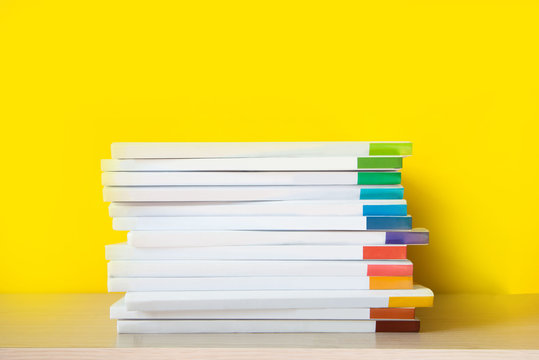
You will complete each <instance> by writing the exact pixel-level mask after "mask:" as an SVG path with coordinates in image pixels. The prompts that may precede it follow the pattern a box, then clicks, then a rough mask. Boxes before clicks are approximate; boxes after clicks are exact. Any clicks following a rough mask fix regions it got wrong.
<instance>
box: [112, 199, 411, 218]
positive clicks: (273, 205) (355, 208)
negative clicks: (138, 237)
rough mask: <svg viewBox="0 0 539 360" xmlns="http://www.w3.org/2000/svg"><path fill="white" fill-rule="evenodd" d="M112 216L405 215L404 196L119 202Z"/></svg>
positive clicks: (114, 206)
mask: <svg viewBox="0 0 539 360" xmlns="http://www.w3.org/2000/svg"><path fill="white" fill-rule="evenodd" d="M109 215H110V216H111V217H126V216H127V217H130V216H141V217H147V216H246V215H249V216H253V215H263V216H268V215H281V216H282V215H285V216H288V215H289V216H309V215H310V216H321V215H324V216H352V215H358V216H384V215H391V216H406V215H407V206H406V200H341V201H335V200H295V201H238V202H230V201H227V202H196V203H192V202H142V203H138V202H121V203H112V204H110V205H109Z"/></svg>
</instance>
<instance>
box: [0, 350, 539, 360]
mask: <svg viewBox="0 0 539 360" xmlns="http://www.w3.org/2000/svg"><path fill="white" fill-rule="evenodd" d="M0 358H1V359H2V360H22V359H28V360H33V359H39V360H48V359H55V360H64V359H65V360H72V359H80V360H94V359H99V360H108V359H112V360H124V359H126V360H139V359H141V360H147V359H159V360H177V359H189V360H206V359H208V360H210V359H211V360H252V359H259V360H282V359H294V360H312V359H313V358H315V359H321V358H322V359H331V360H358V359H369V360H382V359H391V360H398V359H415V360H423V359H424V360H432V359H459V360H467V359H488V360H511V359H518V360H527V359H537V358H539V351H537V350H440V349H430V350H428V349H405V350H402V349H398V350H397V349H361V350H359V349H264V348H262V349H243V348H242V349H237V348H233V349H230V348H216V349H200V348H139V349H119V348H113V349H111V348H100V349H95V348H80V349H66V348H63V349H62V348H47V349H25V348H22V349H21V348H19V349H0Z"/></svg>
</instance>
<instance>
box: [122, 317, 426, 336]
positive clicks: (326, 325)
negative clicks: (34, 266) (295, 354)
mask: <svg viewBox="0 0 539 360" xmlns="http://www.w3.org/2000/svg"><path fill="white" fill-rule="evenodd" d="M419 328H420V322H419V320H118V321H117V329H118V333H120V334H126V333H130V334H174V333H341V332H342V333H373V332H418V331H419Z"/></svg>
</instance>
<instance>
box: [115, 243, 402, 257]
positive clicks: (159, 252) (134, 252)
mask: <svg viewBox="0 0 539 360" xmlns="http://www.w3.org/2000/svg"><path fill="white" fill-rule="evenodd" d="M105 257H106V259H107V260H366V259H368V260H402V259H406V245H381V246H370V245H367V246H364V245H344V246H343V245H335V246H332V245H286V246H280V245H266V246H264V245H262V246H216V247H198V248H197V247H193V248H136V247H133V246H130V245H127V243H121V244H113V245H106V246H105Z"/></svg>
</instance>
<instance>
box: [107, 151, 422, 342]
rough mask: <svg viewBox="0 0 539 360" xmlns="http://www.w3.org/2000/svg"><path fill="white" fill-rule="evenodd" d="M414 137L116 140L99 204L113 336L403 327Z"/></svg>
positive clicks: (413, 234) (418, 240) (411, 324)
mask: <svg viewBox="0 0 539 360" xmlns="http://www.w3.org/2000/svg"><path fill="white" fill-rule="evenodd" d="M411 153H412V144H411V143H409V142H258V143H247V142H246V143H114V144H112V159H107V160H103V161H102V170H103V174H102V181H103V185H104V200H105V201H107V202H111V204H110V206H109V212H110V216H112V218H113V228H114V229H115V230H123V231H129V232H128V234H127V243H123V244H115V245H108V246H107V247H106V258H107V260H110V262H109V263H108V276H109V278H108V287H109V291H112V292H126V295H125V297H124V298H122V299H121V300H120V301H118V302H117V303H115V304H113V305H112V307H111V309H110V314H111V318H112V319H117V324H118V332H120V333H201V332H202V333H241V332H249V333H250V332H254V333H256V332H279V333H282V332H386V331H393V332H411V331H419V320H417V319H415V308H416V307H422V306H431V305H432V302H433V293H432V292H431V291H430V290H429V289H427V288H425V287H422V286H420V285H414V283H413V277H412V275H413V265H412V263H411V262H410V261H409V260H407V255H406V248H407V245H412V244H427V243H428V241H429V233H428V231H427V230H425V229H412V218H411V217H410V216H409V215H408V214H407V205H406V201H405V200H404V199H403V194H404V191H403V187H402V186H401V173H400V169H401V168H402V162H403V158H404V157H406V156H409V155H411Z"/></svg>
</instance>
